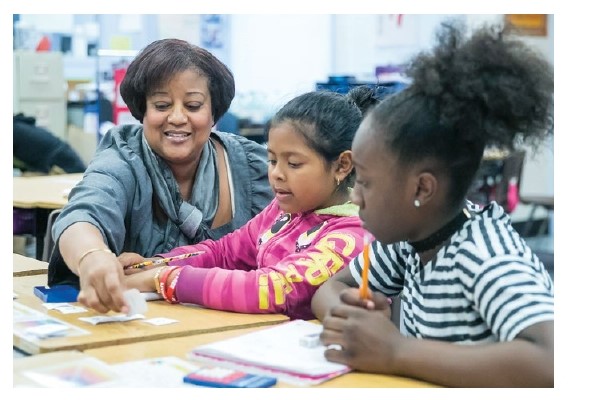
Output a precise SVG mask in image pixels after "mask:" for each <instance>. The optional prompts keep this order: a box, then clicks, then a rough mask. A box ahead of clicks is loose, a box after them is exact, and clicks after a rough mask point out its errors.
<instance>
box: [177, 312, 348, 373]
mask: <svg viewBox="0 0 600 400" xmlns="http://www.w3.org/2000/svg"><path fill="white" fill-rule="evenodd" d="M322 329H323V328H322V326H321V325H318V324H313V323H311V322H308V321H303V320H296V321H291V322H286V323H283V324H279V325H276V326H274V327H269V328H266V329H262V330H260V331H256V332H251V333H247V334H245V335H241V336H238V337H234V338H231V339H226V340H222V341H219V342H215V343H210V344H206V345H202V346H198V347H196V348H194V349H193V350H192V351H191V352H190V353H188V357H189V358H190V359H192V360H196V361H204V362H211V363H215V364H222V365H226V366H228V367H234V368H237V369H242V370H244V371H246V372H250V373H264V374H268V375H269V374H270V375H272V376H277V377H279V378H280V379H281V380H283V381H287V382H290V383H295V384H297V383H300V384H307V383H308V384H316V383H320V382H323V381H325V380H328V379H331V378H333V377H335V376H338V375H341V374H343V373H346V372H348V371H350V369H349V368H348V367H347V366H346V365H342V364H338V363H333V362H330V361H327V359H326V358H325V355H324V352H325V346H323V345H322V344H319V345H317V346H315V347H311V348H307V347H305V346H302V340H301V339H302V338H303V337H305V336H307V335H313V334H318V333H320V332H321V331H322Z"/></svg>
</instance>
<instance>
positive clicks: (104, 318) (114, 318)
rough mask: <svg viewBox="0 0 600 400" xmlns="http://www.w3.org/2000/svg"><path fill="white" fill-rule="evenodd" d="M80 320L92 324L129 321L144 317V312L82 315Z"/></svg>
mask: <svg viewBox="0 0 600 400" xmlns="http://www.w3.org/2000/svg"><path fill="white" fill-rule="evenodd" d="M79 319H80V320H82V321H84V322H88V323H90V324H92V325H98V324H104V323H107V322H127V321H133V320H134V319H144V316H143V315H142V314H134V315H125V314H117V315H97V316H95V317H80V318H79Z"/></svg>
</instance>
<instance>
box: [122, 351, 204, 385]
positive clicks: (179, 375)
mask: <svg viewBox="0 0 600 400" xmlns="http://www.w3.org/2000/svg"><path fill="white" fill-rule="evenodd" d="M111 367H112V370H113V371H114V372H115V373H117V374H118V375H119V376H121V380H120V382H119V383H118V385H117V386H119V387H145V388H146V387H161V388H162V387H190V386H194V385H189V384H186V383H184V382H183V377H184V376H185V375H187V374H189V373H190V372H193V371H195V370H197V369H198V365H197V364H194V363H191V362H189V361H185V360H182V359H181V358H178V357H157V358H146V359H142V360H137V361H128V362H124V363H119V364H113V365H112V366H111ZM132 371H135V373H132ZM194 387H195V386H194Z"/></svg>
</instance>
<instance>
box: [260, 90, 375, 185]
mask: <svg viewBox="0 0 600 400" xmlns="http://www.w3.org/2000/svg"><path fill="white" fill-rule="evenodd" d="M377 103H379V100H378V99H377V97H376V96H375V90H374V89H371V88H369V87H367V86H358V87H356V88H354V89H352V90H351V91H350V92H348V94H346V95H342V94H340V93H335V92H330V91H317V92H309V93H305V94H302V95H300V96H298V97H295V98H294V99H292V100H290V101H289V102H288V103H287V104H285V105H284V106H283V107H282V108H281V109H280V110H279V111H278V112H277V113H276V114H275V115H274V116H273V118H271V120H270V121H269V122H268V123H267V126H266V128H265V137H266V139H267V140H268V139H269V130H270V129H271V128H273V127H275V126H277V125H279V124H282V123H289V124H291V125H292V126H294V128H295V129H296V130H297V131H298V132H299V133H300V134H302V135H303V136H304V139H305V141H306V143H307V145H308V147H310V148H311V149H313V150H314V151H316V152H317V153H319V154H320V155H321V156H322V157H323V159H325V161H327V162H328V163H331V162H333V161H335V160H337V158H338V157H339V155H340V154H341V153H342V152H344V151H346V150H350V149H351V148H352V140H353V139H354V134H355V133H356V130H357V129H358V126H359V125H360V122H361V121H362V119H363V115H364V114H365V113H366V112H367V111H368V110H369V109H370V108H371V107H372V106H373V105H375V104H377ZM353 184H354V170H352V172H351V173H350V174H349V175H348V177H346V179H345V180H344V181H343V182H342V183H340V186H342V185H343V186H344V187H350V186H352V185H353Z"/></svg>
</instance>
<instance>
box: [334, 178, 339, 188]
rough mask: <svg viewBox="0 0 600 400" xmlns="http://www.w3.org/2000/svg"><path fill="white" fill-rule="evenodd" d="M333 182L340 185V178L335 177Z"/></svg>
mask: <svg viewBox="0 0 600 400" xmlns="http://www.w3.org/2000/svg"><path fill="white" fill-rule="evenodd" d="M335 182H336V183H337V185H338V186H340V178H335Z"/></svg>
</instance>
